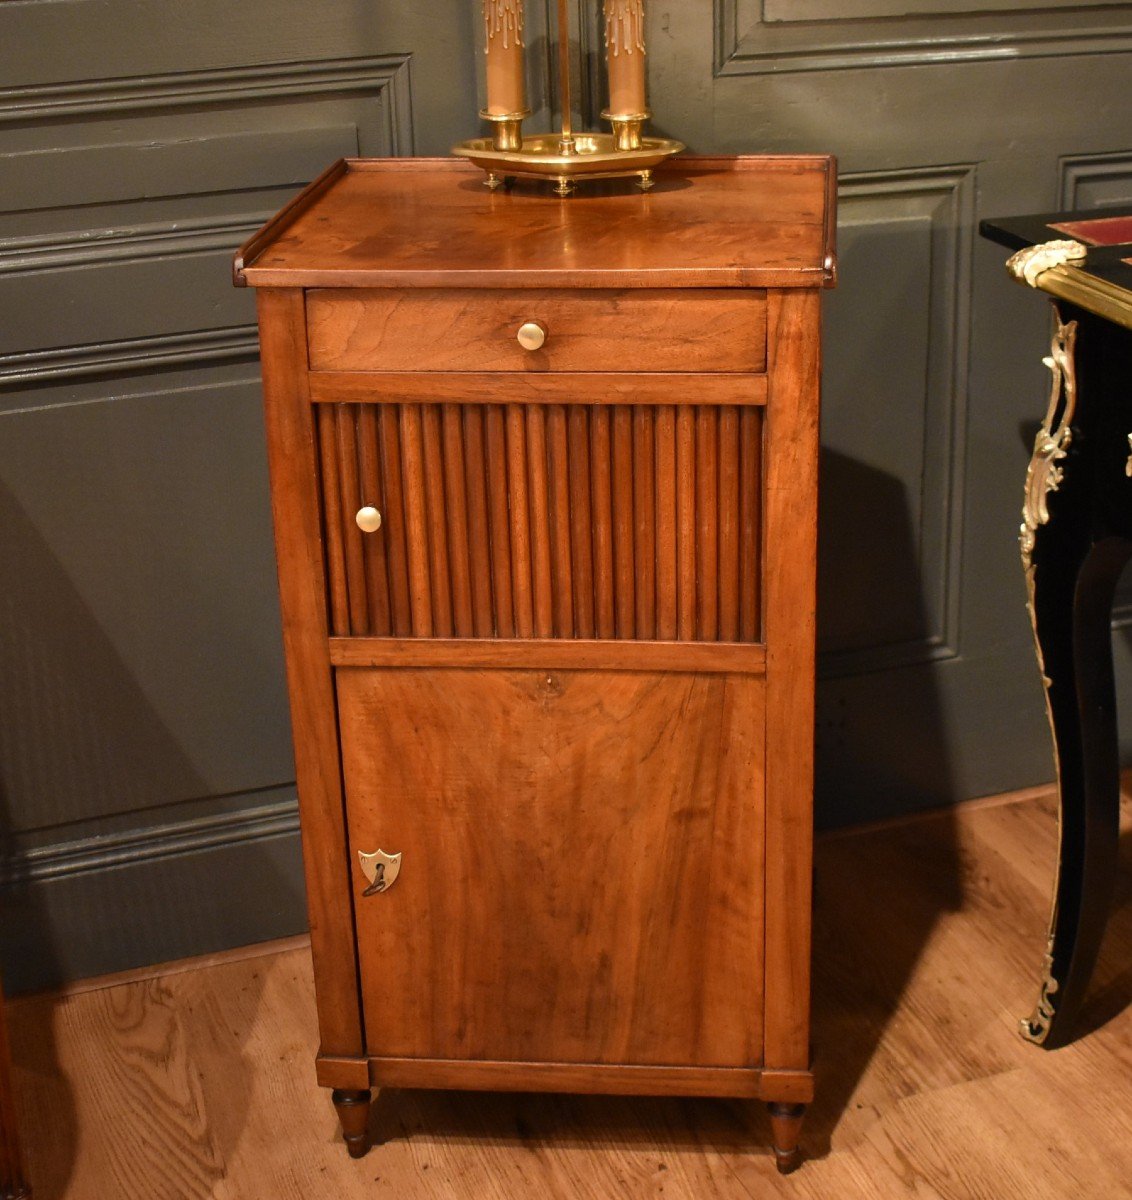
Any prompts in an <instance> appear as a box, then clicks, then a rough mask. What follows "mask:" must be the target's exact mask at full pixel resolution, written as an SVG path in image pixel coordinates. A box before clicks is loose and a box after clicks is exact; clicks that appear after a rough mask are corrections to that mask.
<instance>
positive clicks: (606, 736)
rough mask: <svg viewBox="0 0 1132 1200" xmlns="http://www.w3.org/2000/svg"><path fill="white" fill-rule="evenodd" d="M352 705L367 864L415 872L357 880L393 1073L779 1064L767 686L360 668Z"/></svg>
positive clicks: (354, 835)
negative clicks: (767, 1012) (427, 1063)
mask: <svg viewBox="0 0 1132 1200" xmlns="http://www.w3.org/2000/svg"><path fill="white" fill-rule="evenodd" d="M338 701H339V715H340V720H341V724H342V731H343V732H342V746H343V771H344V775H345V780H346V796H347V809H348V813H349V824H350V837H351V846H352V849H353V851H354V852H355V855H356V853H357V852H366V853H372V852H373V851H375V850H377V849H378V848H381V849H383V850H385V851H386V852H387V853H401V854H403V856H404V857H403V860H402V864H401V870H400V874H399V875H398V877H397V880H396V883H395V884H394V885H393V886H392V887H390V888H389V890H388V891H387V892H385V893H382V894H379V895H375V896H369V897H365V898H362V895H361V893H362V892H363V891H364V890H365V887H366V886H367V882H368V881H367V880H366V879H365V877H364V876H363V875H362V873H361V871H360V870H356V871H355V873H354V881H355V899H356V904H357V921H358V943H359V952H360V960H361V975H362V993H363V996H364V998H365V1000H364V1003H365V1013H366V1028H367V1030H368V1041H369V1053H370V1054H371V1055H378V1056H386V1057H395V1058H398V1057H400V1058H403V1057H416V1058H436V1059H456V1058H465V1059H473V1060H478V1059H495V1060H510V1061H513V1062H514V1061H520V1062H523V1061H544V1062H555V1061H557V1062H575V1063H609V1064H622V1063H624V1064H634V1065H664V1066H680V1065H686V1066H692V1065H695V1064H701V1065H704V1066H718V1067H744V1066H757V1065H758V1064H759V1061H760V1057H761V1051H762V1042H761V1022H762V1018H761V1005H760V1004H759V1003H758V1000H757V998H758V996H759V994H760V991H761V989H762V984H763V980H762V923H763V911H762V890H761V888H758V887H752V886H751V885H750V881H751V880H752V879H759V878H761V876H762V870H763V862H762V825H763V811H762V803H761V779H762V754H763V721H764V713H763V683H762V680H761V678H759V677H752V676H742V675H711V676H697V675H690V674H668V675H656V674H653V673H644V672H640V673H631V672H614V673H610V672H601V671H596V672H586V671H560V672H549V671H545V670H544V671H536V670H529V669H528V670H513V671H499V670H494V671H478V672H477V671H470V670H464V671H452V670H444V669H442V668H439V667H438V668H434V669H432V670H430V671H428V672H422V671H413V670H395V669H394V670H375V669H363V670H349V669H341V670H339V672H338ZM485 746H487V747H490V753H484V751H483V748H484V747H485ZM741 997H748V998H749V1000H750V1002H749V1003H743V1002H741V1001H740V1000H739V998H741ZM737 1001H739V1002H737ZM807 1065H808V1064H807Z"/></svg>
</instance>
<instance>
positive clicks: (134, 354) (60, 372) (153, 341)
mask: <svg viewBox="0 0 1132 1200" xmlns="http://www.w3.org/2000/svg"><path fill="white" fill-rule="evenodd" d="M258 356H259V341H258V337H257V333H256V327H255V325H254V324H252V325H237V326H229V327H228V328H225V329H202V330H194V331H192V332H190V333H168V334H161V335H159V336H155V337H144V338H128V339H124V340H122V341H117V342H102V343H90V344H87V345H81V346H63V347H60V348H57V349H51V350H31V351H26V352H24V353H21V354H0V390H6V389H7V388H10V387H11V388H14V387H16V386H18V385H20V384H43V383H54V382H56V381H57V380H60V379H81V378H92V377H96V376H99V375H106V374H111V373H112V374H115V375H120V374H122V373H123V372H126V371H130V372H133V371H149V370H153V369H155V368H158V367H168V366H174V365H176V366H183V367H188V366H203V365H207V364H209V363H218V362H229V361H231V360H233V359H252V358H257V357H258Z"/></svg>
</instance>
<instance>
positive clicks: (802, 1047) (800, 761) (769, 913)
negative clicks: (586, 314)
mask: <svg viewBox="0 0 1132 1200" xmlns="http://www.w3.org/2000/svg"><path fill="white" fill-rule="evenodd" d="M820 320H821V309H820V293H819V292H817V291H790V292H774V293H771V296H770V304H769V342H770V353H771V377H770V396H769V404H768V408H767V415H766V464H767V485H766V509H765V511H766V526H765V541H764V555H765V559H764V562H765V566H764V574H763V577H764V579H765V581H766V596H765V621H766V647H767V720H766V738H767V742H766V764H767V768H766V861H767V873H766V964H767V973H766V1008H765V1023H766V1066H767V1067H772V1068H774V1067H780V1068H806V1067H808V1066H809V1060H810V1048H809V1037H810V1034H809V1026H810V936H811V934H810V924H811V922H810V911H811V904H812V898H811V891H812V887H811V876H812V870H813V865H812V864H813V751H814V656H815V642H814V636H815V635H814V612H815V583H816V566H815V563H816V552H817V484H818V394H819V381H820V374H821V349H820Z"/></svg>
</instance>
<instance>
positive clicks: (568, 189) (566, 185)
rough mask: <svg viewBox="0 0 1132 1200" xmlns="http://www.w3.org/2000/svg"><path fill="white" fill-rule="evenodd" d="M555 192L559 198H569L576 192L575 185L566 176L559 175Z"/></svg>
mask: <svg viewBox="0 0 1132 1200" xmlns="http://www.w3.org/2000/svg"><path fill="white" fill-rule="evenodd" d="M554 190H555V192H556V193H557V194H558V195H559V196H569V195H571V194H572V193H573V191H574V185H573V184H572V183H571V182H570V180H569V178H568V177H567V176H566V175H559V176H558V182H557V183H556V184H555V186H554Z"/></svg>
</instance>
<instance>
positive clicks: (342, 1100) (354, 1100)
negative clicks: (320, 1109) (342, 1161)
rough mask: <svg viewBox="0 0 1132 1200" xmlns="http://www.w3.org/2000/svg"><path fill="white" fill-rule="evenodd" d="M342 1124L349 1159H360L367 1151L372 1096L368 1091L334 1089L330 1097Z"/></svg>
mask: <svg viewBox="0 0 1132 1200" xmlns="http://www.w3.org/2000/svg"><path fill="white" fill-rule="evenodd" d="M330 1098H331V1099H332V1100H333V1101H334V1107H335V1109H336V1110H337V1112H338V1120H339V1121H340V1122H341V1124H342V1136H343V1137H344V1138H345V1139H346V1149H347V1150H348V1151H349V1153H350V1157H351V1158H361V1157H362V1156H363V1155H364V1154H365V1153H366V1151H367V1150H369V1145H370V1141H369V1105H370V1100H371V1099H372V1095H371V1093H370V1092H369V1090H368V1089H364V1090H362V1091H357V1092H354V1091H346V1090H344V1089H340V1088H335V1089H334V1091H333V1093H332V1094H331V1097H330Z"/></svg>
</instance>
